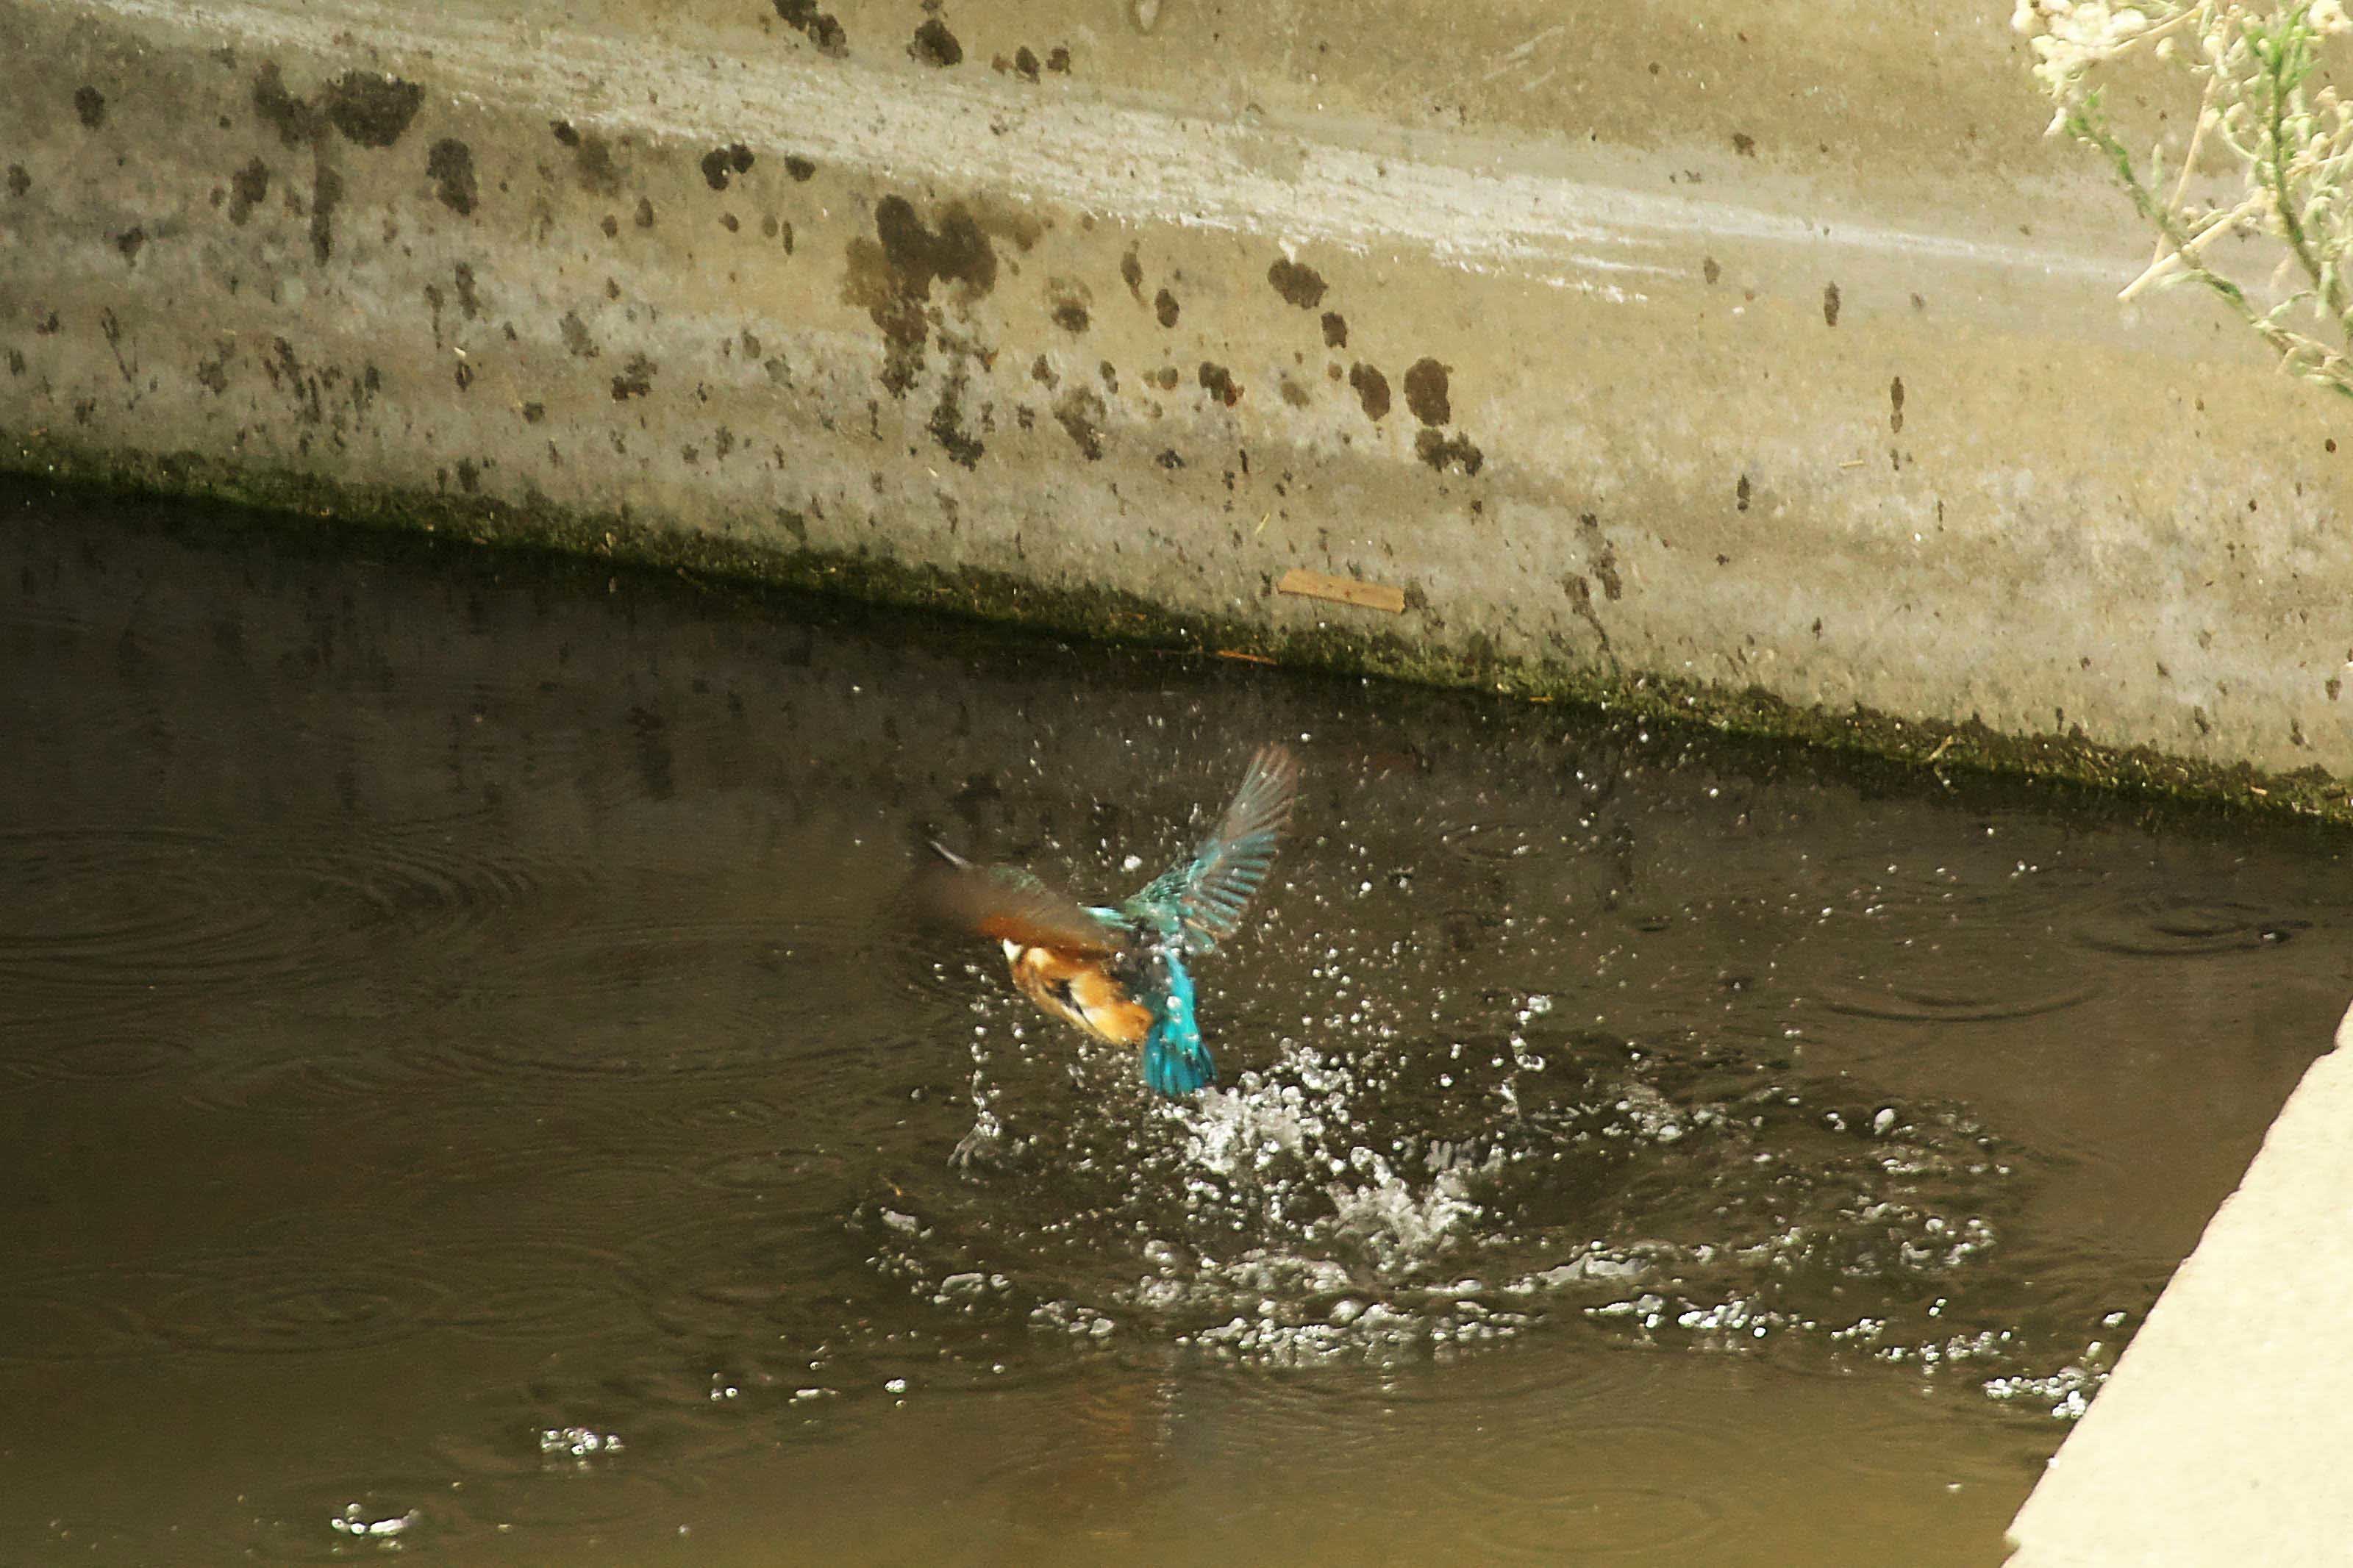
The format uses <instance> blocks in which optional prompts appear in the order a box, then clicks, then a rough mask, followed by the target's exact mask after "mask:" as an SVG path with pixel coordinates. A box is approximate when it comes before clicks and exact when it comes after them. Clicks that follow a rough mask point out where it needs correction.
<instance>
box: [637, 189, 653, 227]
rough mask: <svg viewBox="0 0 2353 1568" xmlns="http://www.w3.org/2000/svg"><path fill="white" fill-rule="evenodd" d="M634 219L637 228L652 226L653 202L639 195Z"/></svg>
mask: <svg viewBox="0 0 2353 1568" xmlns="http://www.w3.org/2000/svg"><path fill="white" fill-rule="evenodd" d="M636 221H637V225H638V227H639V228H651V227H653V226H654V204H653V202H652V201H651V200H650V199H649V198H648V197H645V196H639V197H638V216H637V220H636Z"/></svg>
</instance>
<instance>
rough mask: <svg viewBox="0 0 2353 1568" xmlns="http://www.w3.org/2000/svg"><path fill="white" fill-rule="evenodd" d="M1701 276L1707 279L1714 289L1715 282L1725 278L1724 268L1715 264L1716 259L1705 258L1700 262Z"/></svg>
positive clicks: (1711, 257)
mask: <svg viewBox="0 0 2353 1568" xmlns="http://www.w3.org/2000/svg"><path fill="white" fill-rule="evenodd" d="M1699 275H1700V276H1701V277H1702V278H1704V279H1707V281H1708V283H1709V285H1710V286H1711V287H1713V286H1714V285H1715V280H1716V279H1719V278H1721V277H1723V276H1724V268H1721V267H1718V266H1717V265H1716V264H1715V257H1713V256H1703V257H1701V258H1700V262H1699Z"/></svg>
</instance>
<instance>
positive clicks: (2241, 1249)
mask: <svg viewBox="0 0 2353 1568" xmlns="http://www.w3.org/2000/svg"><path fill="white" fill-rule="evenodd" d="M2348 1047H2353V1009H2348V1011H2347V1013H2346V1015H2345V1017H2344V1019H2343V1020H2342V1021H2341V1022H2340V1023H2339V1024H2338V1025H2337V1033H2336V1038H2335V1042H2334V1048H2333V1049H2332V1050H2331V1051H2329V1052H2328V1053H2327V1054H2326V1055H2324V1056H2322V1057H2320V1058H2318V1059H2317V1060H2316V1061H2315V1062H2314V1063H2313V1064H2312V1066H2311V1067H2310V1068H2307V1069H2306V1073H2305V1075H2304V1078H2303V1079H2302V1080H2301V1081H2299V1082H2298V1084H2297V1085H2296V1088H2295V1092H2294V1093H2293V1094H2291V1095H2290V1096H2289V1097H2288V1100H2287V1103H2286V1104H2285V1105H2284V1106H2283V1107H2282V1108H2281V1110H2280V1113H2279V1115H2278V1117H2277V1118H2276V1119H2275V1120H2274V1121H2273V1123H2272V1126H2271V1130H2270V1131H2268V1132H2267V1133H2266V1134H2265V1135H2264V1138H2263V1147H2262V1149H2261V1150H2259V1151H2258V1152H2257V1153H2256V1155H2255V1158H2254V1159H2253V1162H2251V1163H2249V1165H2248V1167H2247V1171H2246V1174H2245V1175H2244V1177H2242V1179H2241V1181H2240V1184H2239V1186H2238V1189H2237V1190H2236V1191H2235V1192H2233V1193H2232V1194H2231V1196H2230V1197H2228V1198H2226V1199H2224V1200H2223V1203H2222V1205H2221V1208H2219V1209H2217V1210H2216V1211H2215V1214H2214V1217H2213V1218H2212V1219H2211V1221H2209V1222H2208V1224H2207V1226H2206V1230H2205V1233H2204V1234H2203V1236H2201V1237H2200V1239H2199V1243H2198V1246H2197V1247H2196V1249H2195V1250H2194V1251H2192V1252H2191V1253H2190V1255H2189V1258H2186V1259H2184V1260H2183V1262H2182V1265H2181V1267H2180V1268H2179V1270H2177V1271H2176V1273H2175V1274H2174V1277H2173V1279H2172V1280H2171V1281H2170V1282H2168V1284H2167V1286H2166V1288H2165V1291H2164V1293H2163V1294H2162V1295H2161V1296H2159V1297H2158V1301H2157V1304H2156V1306H2155V1307H2153V1308H2152V1309H2151V1310H2150V1311H2149V1315H2148V1320H2147V1322H2146V1323H2144V1324H2143V1325H2142V1326H2141V1329H2140V1331H2139V1332H2138V1333H2137V1335H2135V1336H2134V1339H2133V1342H2132V1343H2131V1345H2130V1346H2129V1347H2127V1348H2126V1351H2125V1353H2124V1355H2123V1357H2122V1358H2121V1360H2119V1362H2118V1363H2117V1365H2116V1371H2115V1373H2113V1374H2112V1375H2111V1376H2110V1377H2109V1379H2108V1381H2107V1384H2106V1385H2105V1387H2104V1388H2103V1389H2102V1390H2101V1392H2100V1394H2099V1395H2098V1397H2097V1398H2096V1399H2094V1401H2093V1404H2092V1407H2091V1409H2090V1410H2089V1412H2087V1413H2086V1414H2085V1415H2084V1418H2083V1419H2082V1421H2080V1422H2079V1423H2077V1425H2076V1426H2075V1429H2074V1431H2073V1432H2072V1433H2070V1434H2069V1435H2068V1437H2067V1440H2066V1442H2065V1444H2064V1445H2063V1446H2062V1447H2061V1448H2060V1450H2059V1452H2058V1454H2057V1455H2056V1456H2054V1457H2053V1458H2052V1460H2051V1465H2050V1468H2049V1469H2048V1470H2047V1471H2045V1472H2044V1474H2043V1476H2042V1479H2041V1481H2040V1482H2039V1483H2038V1484H2037V1485H2036V1487H2035V1489H2034V1491H2033V1493H2032V1495H2031V1496H2030V1497H2029V1498H2028V1499H2027V1500H2026V1503H2025V1505H2024V1506H2023V1507H2021V1509H2020V1510H2019V1511H2018V1514H2017V1517H2016V1518H2015V1519H2014V1520H2012V1521H2011V1523H2010V1531H2009V1538H2008V1539H2009V1544H2010V1548H2011V1550H2012V1552H2013V1555H2012V1556H2011V1557H2010V1568H2117V1565H2120V1564H2128V1563H2129V1564H2141V1563H2147V1564H2158V1563H2163V1564H2168V1565H2172V1568H2206V1565H2209V1564H2211V1565H2213V1568H2223V1565H2226V1564H2228V1565H2232V1568H2236V1565H2239V1564H2243V1563H2264V1564H2266V1565H2267V1568H2298V1565H2301V1564H2307V1563H2309V1564H2314V1565H2318V1564H2322V1563H2328V1564H2337V1563H2344V1562H2346V1561H2347V1559H2348V1554H2353V1487H2348V1485H2347V1484H2346V1480H2345V1471H2344V1461H2343V1458H2342V1456H2343V1454H2344V1452H2345V1451H2346V1449H2347V1447H2348V1446H2353V1358H2348V1357H2347V1356H2346V1355H2344V1354H2343V1353H2342V1351H2341V1347H2340V1336H2339V1334H2338V1332H2337V1331H2338V1330H2339V1329H2341V1326H2342V1324H2343V1321H2344V1313H2345V1306H2346V1303H2347V1301H2348V1300H2353V1213H2348V1210H2347V1208H2346V1204H2345V1194H2347V1193H2348V1191H2353V1138H2348V1137H2347V1136H2346V1132H2345V1129H2346V1127H2347V1126H2348V1122H2353V1048H2348Z"/></svg>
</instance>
